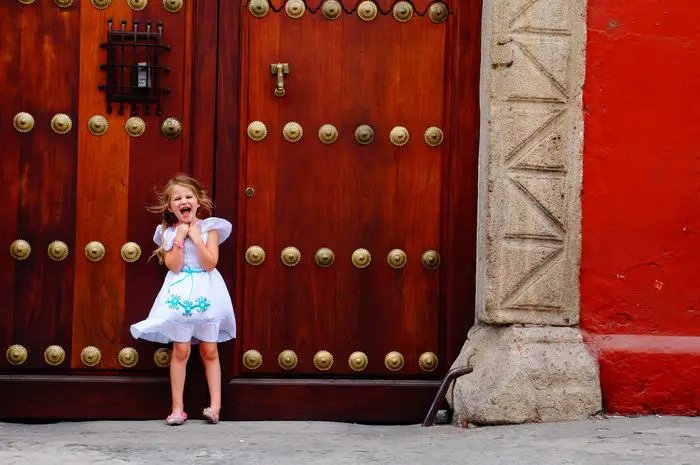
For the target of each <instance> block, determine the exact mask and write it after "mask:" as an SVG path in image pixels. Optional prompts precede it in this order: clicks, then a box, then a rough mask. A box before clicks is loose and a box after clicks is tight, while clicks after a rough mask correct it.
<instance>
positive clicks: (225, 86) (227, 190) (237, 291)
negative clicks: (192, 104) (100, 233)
mask: <svg viewBox="0 0 700 465" xmlns="http://www.w3.org/2000/svg"><path fill="white" fill-rule="evenodd" d="M242 5H243V3H242V2H241V1H229V2H219V16H218V34H219V35H218V46H219V48H218V57H217V60H218V73H217V97H216V115H217V117H216V155H215V156H216V158H215V165H216V170H215V184H214V185H215V189H214V194H215V196H214V201H215V202H216V215H217V216H219V217H223V218H226V219H228V220H230V221H231V222H232V223H233V233H232V235H231V238H230V239H229V240H227V241H226V242H224V243H223V244H221V247H220V248H219V264H218V265H217V268H218V270H219V271H220V272H221V274H222V275H223V277H224V280H225V281H226V283H227V285H228V288H229V292H231V294H232V296H231V297H232V298H233V303H234V311H235V313H236V323H237V325H238V335H237V336H238V337H237V339H236V340H235V343H234V344H232V345H233V347H234V348H235V349H236V350H235V352H234V353H235V355H234V356H233V357H232V360H231V361H230V362H229V363H228V364H222V373H223V375H222V379H227V376H226V374H227V372H228V374H229V375H230V374H232V373H234V374H235V373H237V372H238V367H239V364H240V356H239V355H240V336H241V333H242V329H243V323H244V322H243V316H242V308H243V305H242V296H243V294H242V292H241V290H242V286H243V274H242V273H241V267H242V266H243V264H244V263H245V261H244V260H243V259H242V256H243V250H244V248H243V247H244V240H245V236H244V235H243V234H241V233H240V231H241V226H242V225H243V224H244V223H243V220H244V216H243V211H244V210H242V209H241V207H243V204H242V203H241V204H238V203H237V202H238V201H239V199H245V197H244V196H240V198H239V195H238V193H239V189H238V187H239V186H240V185H242V184H243V182H242V181H241V175H242V173H241V171H240V170H239V169H238V164H237V163H238V160H239V157H245V154H244V153H239V139H240V135H241V133H242V132H243V131H244V129H242V128H241V127H242V126H244V125H243V124H240V125H239V114H238V106H239V98H240V97H241V96H242V95H245V94H242V93H241V89H240V88H239V82H240V53H241V49H243V48H242V47H241V29H240V24H241V17H244V16H247V15H245V14H244V13H245V11H246V10H244V8H245V7H244V6H242ZM243 101H245V100H243ZM242 159H244V158H242ZM236 267H238V268H236ZM234 277H235V280H234ZM229 347H231V345H229ZM221 352H222V351H220V353H221ZM229 352H232V351H230V350H229ZM227 366H228V367H229V369H228V370H227V369H226V367H227Z"/></svg>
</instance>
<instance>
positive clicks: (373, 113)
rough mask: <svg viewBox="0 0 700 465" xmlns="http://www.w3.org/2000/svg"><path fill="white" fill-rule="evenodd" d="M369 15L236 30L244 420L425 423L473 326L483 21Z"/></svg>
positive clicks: (410, 11)
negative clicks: (478, 50) (460, 39)
mask: <svg viewBox="0 0 700 465" xmlns="http://www.w3.org/2000/svg"><path fill="white" fill-rule="evenodd" d="M356 3H357V4H355V2H353V4H348V2H344V3H343V5H340V4H339V3H336V2H325V3H324V2H306V4H304V3H302V2H293V1H290V2H286V3H284V4H282V3H277V4H276V3H275V2H272V4H271V5H269V6H268V4H267V2H264V1H262V2H250V3H249V4H248V5H247V8H246V6H245V5H241V6H242V7H241V8H238V9H235V10H232V11H231V12H230V14H232V15H237V20H235V21H233V24H235V25H236V26H237V28H239V33H240V36H239V37H240V42H236V41H234V44H230V45H229V47H226V48H225V49H223V50H220V60H221V63H222V64H223V63H231V64H233V63H236V65H230V66H231V67H230V68H224V69H223V72H224V73H226V72H227V71H228V72H230V73H231V74H229V75H226V76H224V77H223V79H221V83H225V84H228V85H229V86H231V88H228V89H225V90H224V91H223V92H224V94H223V95H222V96H220V100H219V102H220V106H219V110H218V118H219V131H221V133H220V134H219V136H220V138H221V142H222V143H220V144H219V147H218V152H219V153H218V157H219V161H218V162H217V170H219V169H220V168H223V169H224V171H218V172H217V202H218V204H219V206H221V205H222V201H225V200H224V198H227V197H229V196H230V197H232V198H234V199H236V200H235V201H232V202H231V205H230V208H231V209H232V211H235V212H236V213H235V214H236V220H237V231H238V235H237V238H238V241H237V250H235V254H236V255H235V256H236V260H235V265H236V270H237V277H236V279H235V281H236V283H237V286H236V293H237V299H236V302H237V306H236V307H237V315H238V320H239V328H240V334H239V339H238V342H237V350H238V354H237V358H236V362H235V365H234V367H233V372H232V392H234V393H235V392H238V395H235V394H232V395H233V396H234V397H233V398H235V399H236V400H235V401H233V400H232V401H231V402H229V404H230V405H231V408H232V409H233V411H232V415H234V416H239V417H253V416H255V415H260V414H263V415H271V416H273V415H278V416H283V417H286V418H328V417H330V418H336V419H355V420H367V421H382V420H385V421H392V420H393V421H396V420H407V421H409V420H410V421H414V420H415V419H417V418H419V416H420V415H421V414H425V412H426V411H427V408H428V406H429V403H430V401H431V400H432V396H434V395H435V392H436V390H437V385H438V383H439V380H440V379H441V378H442V377H443V376H444V374H445V373H446V371H447V369H448V368H449V365H450V364H451V363H452V361H453V360H454V356H455V355H456V354H457V351H458V350H459V345H460V344H461V343H462V342H463V340H464V337H465V334H466V329H468V326H469V323H470V321H471V320H470V318H471V316H472V314H473V310H472V302H471V301H470V300H468V299H469V298H473V294H472V293H471V286H470V284H469V283H470V281H472V280H473V259H474V257H473V253H472V251H473V248H472V243H473V230H474V229H475V225H474V222H473V206H474V205H475V197H474V195H473V194H474V189H473V184H472V183H473V181H474V179H475V172H473V171H471V172H470V171H469V169H474V168H475V166H476V164H475V160H476V144H475V141H476V140H477V137H476V132H477V125H476V120H475V117H476V112H475V111H473V110H474V108H475V106H476V105H475V102H476V99H477V97H476V86H475V83H476V79H474V75H475V73H474V71H473V70H474V69H477V68H478V61H477V60H476V58H477V56H478V55H477V54H473V53H472V54H467V53H464V52H465V51H468V50H470V47H475V46H476V45H477V44H474V43H463V44H461V45H460V46H458V45H456V44H457V36H456V34H457V33H459V32H460V31H461V33H462V34H464V37H465V38H468V39H467V40H474V39H476V38H477V34H476V30H478V29H474V30H470V29H469V28H473V27H475V26H477V25H478V23H477V16H476V14H477V13H478V10H479V9H478V8H475V7H462V8H464V9H463V11H462V12H461V15H460V14H459V11H458V7H457V6H455V5H453V6H451V7H450V6H448V5H446V4H444V3H439V2H438V3H433V2H428V1H417V2H413V4H410V3H407V2H388V1H385V2H377V3H373V2H364V3H362V2H356ZM338 6H340V8H337V7H338ZM450 8H451V9H450ZM460 21H463V22H462V23H460ZM467 21H470V22H469V23H467ZM231 26H232V23H230V22H225V23H224V27H228V28H230V27H231ZM467 31H470V32H467ZM227 42H228V41H227ZM458 51H461V52H462V53H463V55H462V56H455V55H454V54H455V53H457V52H458ZM470 59H471V60H472V61H471V62H469V60H470ZM278 68H279V69H281V73H280V72H279V69H278ZM460 69H461V70H462V72H463V73H464V70H465V69H466V70H468V72H467V73H464V74H463V75H462V76H460V73H459V71H458V70H460ZM236 74H237V75H238V76H239V78H240V81H239V86H238V88H237V89H236V86H235V83H236V81H235V79H231V80H229V78H232V77H234V76H235V75H236ZM455 86H458V89H457V88H456V87H455ZM234 89H235V90H234ZM455 96H456V98H455ZM221 97H223V98H221ZM227 97H228V98H227ZM465 104H466V105H467V108H465ZM227 130H228V131H236V132H237V135H236V136H237V137H236V136H233V135H231V134H229V135H225V134H224V132H225V131H227ZM220 163H221V164H220ZM222 164H223V166H222ZM453 170H456V172H455V171H453ZM233 173H235V176H234V175H232V174H233ZM461 189H463V191H462V192H459V191H460V190H461ZM465 194H466V195H465ZM460 215H463V216H461V217H460ZM460 240H463V241H464V242H463V243H461V244H460V243H459V241H460ZM358 396H361V397H363V398H364V399H366V404H365V406H364V407H363V408H362V409H358V408H357V407H355V406H354V405H353V402H352V399H354V398H357V397H358ZM244 398H245V399H249V402H250V403H249V406H248V404H247V402H248V401H247V400H243V401H241V399H244ZM234 412H235V413H234ZM273 412H276V413H273Z"/></svg>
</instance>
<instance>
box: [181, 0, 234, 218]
mask: <svg viewBox="0 0 700 465" xmlns="http://www.w3.org/2000/svg"><path fill="white" fill-rule="evenodd" d="M234 3H235V2H234ZM191 9H192V10H194V12H193V18H192V21H193V22H192V23H191V25H192V27H191V29H192V33H191V37H192V41H193V45H192V46H191V47H190V50H192V53H193V59H192V64H191V67H190V74H189V79H190V80H187V79H186V80H185V84H186V87H185V89H186V90H187V89H190V98H187V96H185V98H184V104H185V108H186V109H187V105H188V104H189V105H190V109H191V111H185V113H184V115H183V117H184V119H185V121H187V120H188V118H189V124H187V125H186V127H187V132H186V134H185V138H186V139H185V140H186V141H189V144H188V145H189V148H190V152H191V159H192V168H191V172H192V174H193V175H194V176H195V177H196V178H197V179H200V180H202V182H205V183H206V184H207V185H209V186H212V189H211V192H212V193H213V192H214V189H213V185H214V160H215V154H214V147H215V144H214V142H215V140H216V80H217V74H216V71H217V65H218V59H217V53H216V47H217V40H218V37H217V32H218V29H217V27H216V26H217V22H218V14H219V10H218V9H219V2H218V1H217V0H199V1H198V2H197V3H196V4H195V3H193V4H192V7H191ZM188 11H189V10H188ZM188 24H190V23H188ZM188 56H189V55H187V54H185V58H187V57H188ZM186 150H187V145H185V146H183V152H186ZM228 219H229V220H231V219H232V218H228Z"/></svg>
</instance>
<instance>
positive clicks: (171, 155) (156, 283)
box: [115, 2, 193, 370]
mask: <svg viewBox="0 0 700 465" xmlns="http://www.w3.org/2000/svg"><path fill="white" fill-rule="evenodd" d="M192 7H193V4H192V3H191V2H186V3H185V7H184V8H183V9H182V10H181V11H179V12H177V13H169V14H163V11H164V10H163V5H162V3H149V4H148V5H147V6H146V8H144V9H143V10H142V11H139V12H134V13H133V19H134V20H138V21H139V29H142V28H143V27H145V24H146V21H148V20H151V21H152V22H153V24H156V23H157V22H158V21H161V20H162V21H163V37H164V39H163V40H164V42H165V43H167V44H169V45H170V52H168V53H164V54H163V55H162V56H161V62H162V63H163V65H164V66H168V67H170V73H167V74H165V75H163V79H162V85H163V86H164V87H167V88H169V89H173V91H172V92H171V93H170V94H168V95H165V96H163V97H162V99H161V108H162V115H160V116H159V115H156V114H155V108H154V107H151V110H150V114H149V115H146V114H145V112H144V108H143V107H142V106H139V111H138V116H139V117H141V118H142V119H143V120H144V121H145V122H146V132H145V133H144V134H143V135H142V136H140V137H136V138H129V141H128V144H129V151H128V154H129V164H128V168H129V177H128V179H129V185H128V188H129V191H128V199H129V207H128V221H127V238H126V240H128V241H134V242H136V243H138V244H139V245H140V246H141V250H142V256H141V259H140V260H139V261H138V262H136V263H127V264H125V265H124V271H125V283H126V285H125V298H124V304H125V306H124V310H123V311H124V322H123V326H122V335H121V339H122V341H123V343H122V345H129V346H131V347H133V348H134V349H136V350H137V351H138V352H139V354H142V357H141V362H140V363H139V364H138V365H137V366H136V367H134V368H133V369H136V370H152V369H156V365H155V363H154V361H153V352H154V351H155V350H156V349H158V348H159V347H160V345H158V344H154V343H151V342H148V341H144V340H135V339H133V337H132V336H131V333H130V331H129V327H130V325H132V324H133V323H136V322H138V321H141V320H143V319H145V318H146V317H147V316H148V312H149V311H150V309H151V306H152V305H153V301H154V300H155V297H156V295H157V293H158V291H159V290H160V287H161V285H162V284H163V279H164V278H165V273H166V272H167V270H166V268H165V266H164V265H160V264H159V263H158V259H157V258H156V257H153V258H152V259H151V260H150V261H149V257H150V256H151V253H153V251H154V250H155V248H156V247H157V245H156V244H155V243H154V242H153V233H154V232H155V229H156V226H158V224H160V221H161V217H160V216H159V215H157V214H153V213H149V212H148V211H147V210H146V206H147V205H150V204H152V203H153V202H154V195H153V193H154V187H156V186H162V185H163V184H165V183H166V182H167V181H168V179H169V178H171V177H172V176H173V175H175V174H177V173H180V172H185V173H189V172H190V163H189V157H190V154H189V153H187V154H185V153H183V145H184V141H186V140H187V139H188V138H189V137H190V135H189V134H190V128H188V127H187V126H186V122H185V121H184V120H185V118H183V112H184V109H185V105H184V98H185V96H189V92H184V90H185V89H186V88H188V85H189V83H188V82H186V81H185V76H186V75H190V72H189V67H190V66H191V59H190V58H189V57H187V56H186V55H185V50H186V49H187V48H188V44H187V43H186V42H185V41H186V39H187V37H186V34H185V32H186V30H187V21H188V18H189V19H191V17H192V15H191V13H190V10H189V9H190V8H192ZM128 27H129V28H130V27H131V22H129V24H128ZM188 107H189V105H188ZM169 117H173V118H176V119H178V120H179V121H180V122H181V123H182V124H183V132H182V134H181V136H180V137H178V138H177V139H168V138H166V137H165V136H164V135H163V133H162V132H161V129H160V126H161V124H162V122H163V121H164V120H165V119H166V118H169ZM188 122H189V118H187V123H188ZM122 132H123V133H124V137H128V136H127V134H126V133H125V132H124V131H122ZM120 247H121V245H120ZM115 349H116V350H117V351H119V350H120V349H121V347H116V348H115Z"/></svg>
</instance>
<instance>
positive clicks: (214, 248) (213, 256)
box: [190, 227, 219, 271]
mask: <svg viewBox="0 0 700 465" xmlns="http://www.w3.org/2000/svg"><path fill="white" fill-rule="evenodd" d="M197 229H199V227H197ZM193 236H194V237H193ZM190 238H192V242H194V246H195V247H196V248H197V257H198V258H199V263H200V264H201V265H202V268H204V269H205V270H207V271H212V270H213V269H214V268H216V264H217V263H218V261H219V231H216V230H213V231H209V235H208V236H207V243H206V245H205V244H204V241H203V240H202V236H201V235H200V234H199V232H198V231H196V232H194V234H190Z"/></svg>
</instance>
